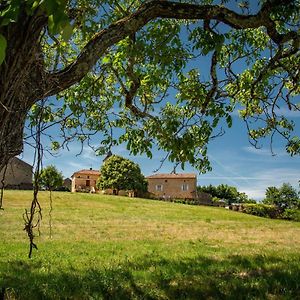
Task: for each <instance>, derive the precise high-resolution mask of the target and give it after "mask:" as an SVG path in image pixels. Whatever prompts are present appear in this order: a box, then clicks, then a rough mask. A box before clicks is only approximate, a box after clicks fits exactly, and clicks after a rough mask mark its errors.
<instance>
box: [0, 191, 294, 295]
mask: <svg viewBox="0 0 300 300" xmlns="http://www.w3.org/2000/svg"><path fill="white" fill-rule="evenodd" d="M48 197H49V195H48V193H47V192H42V193H40V199H41V204H42V207H43V220H42V224H41V227H40V233H41V234H40V236H38V237H37V238H36V241H37V244H38V247H39V250H38V251H35V252H34V253H33V258H32V259H31V260H29V259H28V258H27V254H28V241H27V239H26V235H25V232H24V231H23V230H22V229H23V227H24V226H23V220H22V213H23V212H24V209H25V208H28V207H29V204H30V199H31V193H30V192H27V191H26V192H24V191H5V195H4V208H5V210H4V211H0V222H1V223H0V224H1V225H0V237H1V244H0V288H1V287H5V288H6V293H7V294H8V295H9V297H10V298H11V299H15V298H17V299H42V298H43V299H65V298H71V299H103V298H104V299H108V298H109V299H207V298H209V297H211V299H246V298H247V299H255V298H259V299H297V297H298V291H299V289H300V263H299V262H300V223H293V222H287V221H282V220H271V219H264V218H258V217H254V216H250V215H246V214H241V213H237V212H232V211H228V210H225V209H222V208H213V207H204V206H203V207H198V206H187V205H182V204H174V203H166V202H159V201H151V200H144V199H133V198H125V197H117V196H102V195H91V194H71V193H54V198H53V212H52V238H50V237H49V198H48ZM0 290H1V289H0ZM298 299H299V298H298Z"/></svg>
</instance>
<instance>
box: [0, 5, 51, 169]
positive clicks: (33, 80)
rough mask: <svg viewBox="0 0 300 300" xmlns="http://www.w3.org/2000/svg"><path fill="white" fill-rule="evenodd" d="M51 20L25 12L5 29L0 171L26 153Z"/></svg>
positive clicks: (0, 94) (0, 83)
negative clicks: (27, 130) (45, 33)
mask: <svg viewBox="0 0 300 300" xmlns="http://www.w3.org/2000/svg"><path fill="white" fill-rule="evenodd" d="M46 22H47V18H46V17H45V16H43V15H38V16H37V15H36V16H35V15H34V16H28V15H26V13H25V11H23V12H21V14H20V16H19V21H18V22H16V23H10V24H9V25H8V26H5V27H1V28H0V30H1V31H0V33H1V34H2V35H3V36H4V37H5V38H6V40H7V49H6V57H5V61H4V62H3V64H2V65H1V66H0V120H1V123H0V170H1V169H2V168H3V166H5V165H6V164H7V162H8V160H9V159H10V158H12V157H14V156H16V155H18V154H20V153H21V152H22V149H23V131H24V125H25V119H26V115H27V113H28V111H29V109H30V107H31V106H32V105H33V104H34V103H35V102H36V101H38V99H39V95H40V94H41V86H40V84H41V80H40V79H41V76H42V70H43V59H42V56H41V51H40V48H39V47H40V46H39V45H40V43H39V39H40V38H41V32H42V30H43V28H44V25H45V24H46Z"/></svg>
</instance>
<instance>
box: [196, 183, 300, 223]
mask: <svg viewBox="0 0 300 300" xmlns="http://www.w3.org/2000/svg"><path fill="white" fill-rule="evenodd" d="M197 191H198V192H205V193H208V194H210V195H211V196H212V200H213V201H214V202H219V201H223V202H225V204H226V205H228V206H229V207H232V205H233V204H240V205H239V210H240V211H242V212H244V213H248V214H252V215H256V216H260V217H269V218H277V219H287V220H293V221H300V190H299V191H297V189H295V188H294V187H293V186H292V185H291V184H290V183H283V184H282V186H280V187H275V186H270V187H268V188H267V189H266V193H265V198H264V199H263V200H262V201H261V202H256V201H255V200H254V199H251V198H249V197H248V195H246V194H245V193H242V192H239V191H238V190H237V188H236V187H234V186H229V185H227V184H220V185H218V186H213V185H208V186H198V187H197Z"/></svg>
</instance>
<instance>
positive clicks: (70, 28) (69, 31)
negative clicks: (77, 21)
mask: <svg viewBox="0 0 300 300" xmlns="http://www.w3.org/2000/svg"><path fill="white" fill-rule="evenodd" d="M72 33H73V26H72V25H71V24H70V23H67V24H66V26H65V27H64V28H63V32H62V38H63V39H64V40H65V41H66V42H67V41H68V40H69V39H70V38H71V36H72Z"/></svg>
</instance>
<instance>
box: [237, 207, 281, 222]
mask: <svg viewBox="0 0 300 300" xmlns="http://www.w3.org/2000/svg"><path fill="white" fill-rule="evenodd" d="M242 211H243V212H244V213H246V214H250V215H254V216H258V217H265V218H272V219H276V218H278V217H280V210H279V209H278V208H277V207H276V206H274V205H266V204H243V210H242Z"/></svg>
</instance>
